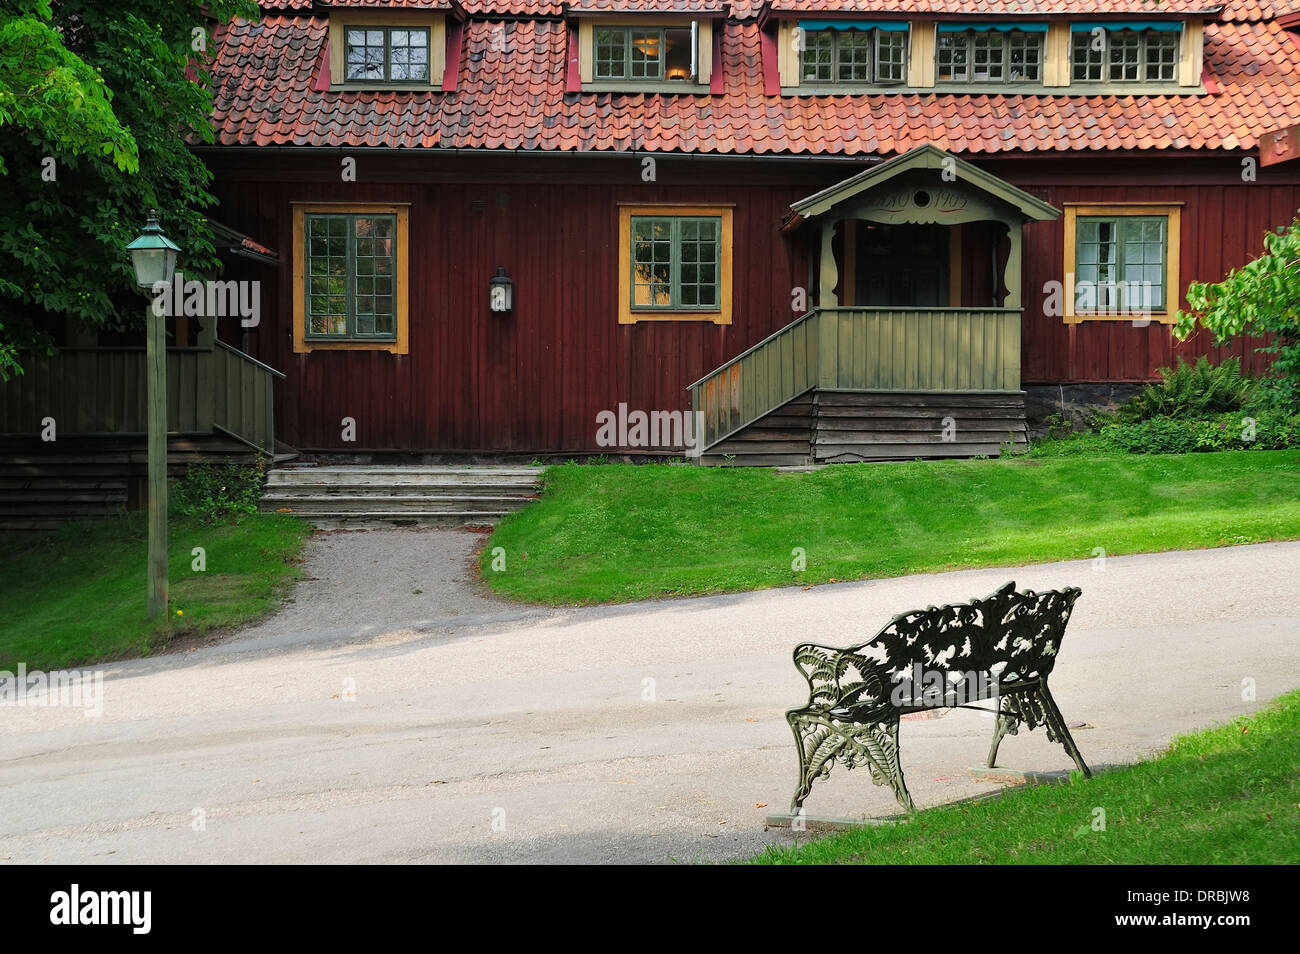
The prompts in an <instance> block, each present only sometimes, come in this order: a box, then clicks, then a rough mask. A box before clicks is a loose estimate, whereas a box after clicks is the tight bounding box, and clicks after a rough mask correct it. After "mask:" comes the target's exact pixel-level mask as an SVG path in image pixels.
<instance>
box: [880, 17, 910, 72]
mask: <svg viewBox="0 0 1300 954" xmlns="http://www.w3.org/2000/svg"><path fill="white" fill-rule="evenodd" d="M907 37H908V34H906V33H904V32H901V31H897V30H889V31H883V30H877V31H876V82H877V83H901V82H903V77H904V75H905V74H906V72H907Z"/></svg>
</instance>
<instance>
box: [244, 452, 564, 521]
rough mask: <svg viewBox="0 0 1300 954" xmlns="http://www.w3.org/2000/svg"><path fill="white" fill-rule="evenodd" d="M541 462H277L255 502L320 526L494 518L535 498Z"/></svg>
mask: <svg viewBox="0 0 1300 954" xmlns="http://www.w3.org/2000/svg"><path fill="white" fill-rule="evenodd" d="M541 472H542V468H540V467H513V466H509V467H505V466H503V467H496V466H435V465H391V466H388V465H375V464H337V465H317V464H312V463H309V462H305V463H302V464H291V465H289V466H285V467H277V468H276V469H275V470H272V471H271V472H270V473H269V474H268V475H267V485H266V493H265V495H264V496H263V497H262V502H261V509H262V510H263V511H272V512H276V513H291V514H294V515H295V516H299V517H302V518H304V519H306V520H310V521H311V522H312V523H313V524H314V525H315V526H316V527H319V528H321V529H326V530H340V529H390V528H394V527H464V526H487V525H491V524H495V523H496V522H498V521H499V520H500V519H501V518H502V517H504V516H505V515H506V514H510V513H514V512H515V511H516V510H520V509H522V508H523V507H525V506H526V505H527V504H528V503H529V502H531V501H533V500H535V499H536V498H537V478H538V477H539V476H540V474H541Z"/></svg>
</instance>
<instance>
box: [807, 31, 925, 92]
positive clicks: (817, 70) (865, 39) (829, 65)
mask: <svg viewBox="0 0 1300 954" xmlns="http://www.w3.org/2000/svg"><path fill="white" fill-rule="evenodd" d="M907 37H908V34H907V33H906V32H905V31H901V30H858V29H848V30H804V31H803V33H802V35H801V39H802V47H803V49H802V50H801V53H800V67H799V69H800V73H799V75H800V78H801V82H807V83H846V84H847V83H871V84H875V85H878V86H897V85H901V84H902V83H904V82H906V80H907Z"/></svg>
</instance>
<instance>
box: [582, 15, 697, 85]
mask: <svg viewBox="0 0 1300 954" xmlns="http://www.w3.org/2000/svg"><path fill="white" fill-rule="evenodd" d="M594 47H595V48H594V50H593V56H592V63H593V67H594V69H593V74H592V75H593V77H594V78H595V79H596V80H597V81H602V80H644V81H651V82H653V81H657V80H689V79H691V30H690V28H689V27H619V26H606V27H597V28H596V31H595V43H594Z"/></svg>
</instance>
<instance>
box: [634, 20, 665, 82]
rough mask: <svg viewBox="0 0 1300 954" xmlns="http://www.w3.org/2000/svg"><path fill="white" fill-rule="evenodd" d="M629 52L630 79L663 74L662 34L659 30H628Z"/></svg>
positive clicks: (648, 77) (655, 76)
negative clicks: (629, 37)
mask: <svg viewBox="0 0 1300 954" xmlns="http://www.w3.org/2000/svg"><path fill="white" fill-rule="evenodd" d="M629 33H630V35H631V39H630V40H629V44H630V46H629V53H630V60H629V62H630V64H631V78H632V79H651V80H654V79H659V78H661V77H662V76H663V34H662V32H661V31H659V30H630V31H629Z"/></svg>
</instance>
